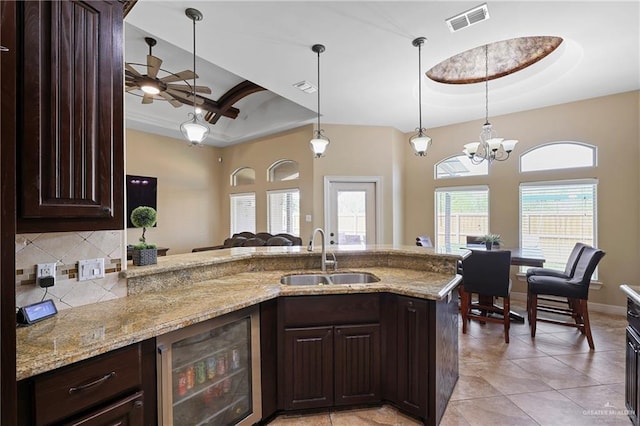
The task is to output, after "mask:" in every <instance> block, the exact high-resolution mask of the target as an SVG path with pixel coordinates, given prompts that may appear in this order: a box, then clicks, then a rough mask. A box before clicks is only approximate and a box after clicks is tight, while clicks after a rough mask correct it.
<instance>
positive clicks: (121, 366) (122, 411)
mask: <svg viewBox="0 0 640 426" xmlns="http://www.w3.org/2000/svg"><path fill="white" fill-rule="evenodd" d="M155 361H156V359H155V340H154V339H151V340H147V341H144V342H141V343H137V344H134V345H131V346H128V347H125V348H122V349H118V350H115V351H112V352H108V353H106V354H103V355H100V356H97V357H94V358H91V359H88V360H85V361H80V362H78V363H75V364H71V365H69V366H66V367H62V368H59V369H57V370H53V371H50V372H47V373H43V374H40V375H37V376H34V377H30V378H28V379H24V380H21V381H20V382H18V394H19V401H20V403H19V406H18V418H19V423H18V424H20V425H51V424H63V425H114V424H122V425H132V426H133V425H136V426H137V425H140V426H142V425H154V424H155V423H156V418H157V417H156V410H157V404H156V371H155V364H156V362H155Z"/></svg>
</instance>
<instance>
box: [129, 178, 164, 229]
mask: <svg viewBox="0 0 640 426" xmlns="http://www.w3.org/2000/svg"><path fill="white" fill-rule="evenodd" d="M157 200H158V178H155V177H149V176H134V175H127V228H135V226H133V223H131V212H132V211H133V209H135V208H136V207H138V206H149V207H153V208H154V209H156V211H157V210H158V201H157ZM154 226H155V225H154Z"/></svg>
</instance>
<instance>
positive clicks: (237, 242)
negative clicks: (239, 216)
mask: <svg viewBox="0 0 640 426" xmlns="http://www.w3.org/2000/svg"><path fill="white" fill-rule="evenodd" d="M301 245H302V238H300V237H296V236H293V235H290V234H276V235H273V234H270V233H268V232H258V233H255V234H254V233H253V232H240V233H238V234H233V235H232V236H231V237H229V238H227V239H226V240H224V242H223V243H222V244H220V245H217V246H209V247H196V248H194V249H193V250H191V251H192V252H194V253H195V252H198V251H207V250H219V249H224V248H231V247H259V246H301Z"/></svg>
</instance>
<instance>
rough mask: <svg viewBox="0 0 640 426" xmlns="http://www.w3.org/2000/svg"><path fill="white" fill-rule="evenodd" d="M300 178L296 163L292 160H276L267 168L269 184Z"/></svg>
mask: <svg viewBox="0 0 640 426" xmlns="http://www.w3.org/2000/svg"><path fill="white" fill-rule="evenodd" d="M299 177H300V172H299V170H298V162H297V161H293V160H278V161H276V162H275V163H273V164H272V165H271V167H269V170H268V179H269V182H283V181H287V180H294V179H298V178H299Z"/></svg>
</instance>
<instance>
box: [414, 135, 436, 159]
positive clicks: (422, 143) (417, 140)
mask: <svg viewBox="0 0 640 426" xmlns="http://www.w3.org/2000/svg"><path fill="white" fill-rule="evenodd" d="M409 143H410V144H411V147H412V148H413V151H414V152H415V154H416V155H417V156H419V157H424V156H425V155H427V149H429V146H431V138H430V137H429V136H427V135H425V134H424V133H422V132H418V134H416V135H413V136H412V137H411V139H409Z"/></svg>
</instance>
